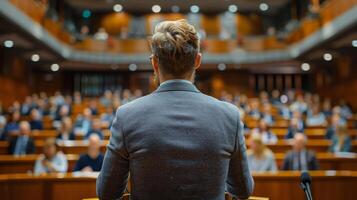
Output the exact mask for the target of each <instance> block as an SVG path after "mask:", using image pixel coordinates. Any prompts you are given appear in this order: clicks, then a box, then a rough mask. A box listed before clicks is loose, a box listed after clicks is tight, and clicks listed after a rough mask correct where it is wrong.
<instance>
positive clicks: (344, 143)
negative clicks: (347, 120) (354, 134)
mask: <svg viewBox="0 0 357 200" xmlns="http://www.w3.org/2000/svg"><path fill="white" fill-rule="evenodd" d="M351 147H352V141H351V137H350V135H349V133H348V129H347V128H346V126H338V128H337V130H336V134H334V135H333V137H332V144H331V146H330V148H329V151H330V152H334V153H337V152H350V151H351Z"/></svg>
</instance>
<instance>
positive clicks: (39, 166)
mask: <svg viewBox="0 0 357 200" xmlns="http://www.w3.org/2000/svg"><path fill="white" fill-rule="evenodd" d="M67 168H68V163H67V158H66V156H65V155H64V154H63V153H62V152H60V151H57V145H56V140H55V139H53V138H49V139H47V140H46V141H45V144H44V146H43V154H41V155H40V156H39V158H38V159H37V161H36V163H35V167H34V173H35V174H45V173H54V172H62V173H64V172H67Z"/></svg>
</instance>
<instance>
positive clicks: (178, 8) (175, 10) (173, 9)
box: [171, 5, 180, 13]
mask: <svg viewBox="0 0 357 200" xmlns="http://www.w3.org/2000/svg"><path fill="white" fill-rule="evenodd" d="M171 11H172V12H174V13H178V12H180V7H179V6H176V5H174V6H172V7H171Z"/></svg>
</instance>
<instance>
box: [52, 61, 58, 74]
mask: <svg viewBox="0 0 357 200" xmlns="http://www.w3.org/2000/svg"><path fill="white" fill-rule="evenodd" d="M59 68H60V66H59V65H58V64H57V63H54V64H52V65H51V71H53V72H56V71H58V70H59Z"/></svg>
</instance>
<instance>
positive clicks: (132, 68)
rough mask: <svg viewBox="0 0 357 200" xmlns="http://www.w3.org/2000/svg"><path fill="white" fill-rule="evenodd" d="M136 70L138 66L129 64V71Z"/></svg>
mask: <svg viewBox="0 0 357 200" xmlns="http://www.w3.org/2000/svg"><path fill="white" fill-rule="evenodd" d="M137 69H138V66H137V65H136V64H134V63H132V64H130V65H129V70H130V71H132V72H133V71H136V70H137Z"/></svg>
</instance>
